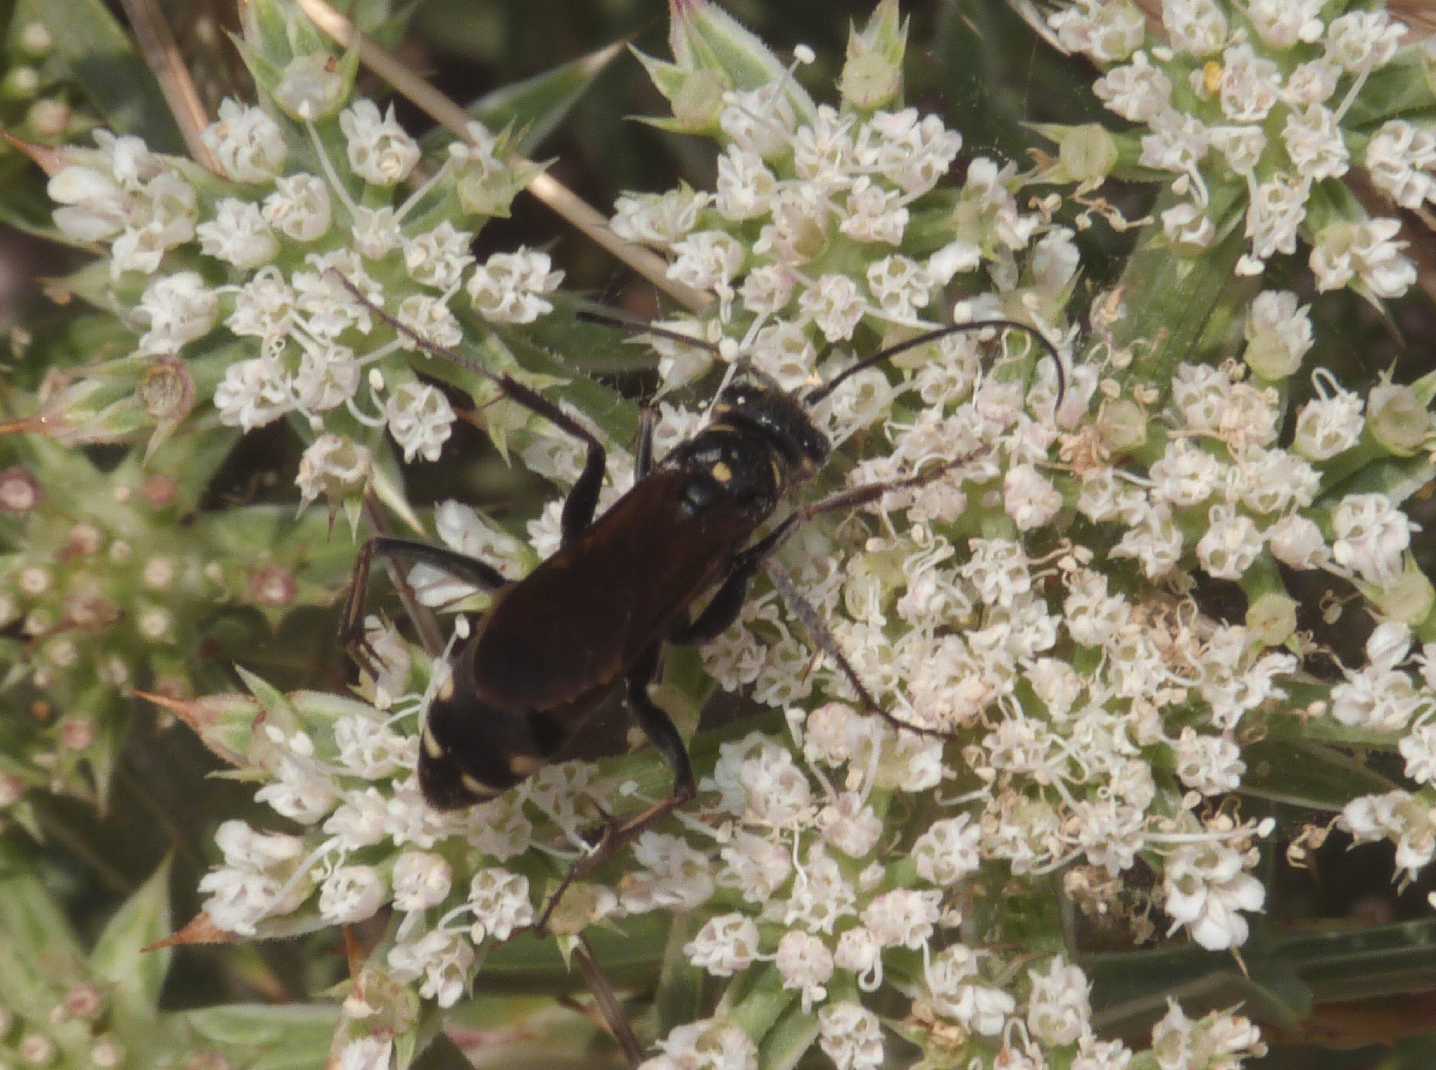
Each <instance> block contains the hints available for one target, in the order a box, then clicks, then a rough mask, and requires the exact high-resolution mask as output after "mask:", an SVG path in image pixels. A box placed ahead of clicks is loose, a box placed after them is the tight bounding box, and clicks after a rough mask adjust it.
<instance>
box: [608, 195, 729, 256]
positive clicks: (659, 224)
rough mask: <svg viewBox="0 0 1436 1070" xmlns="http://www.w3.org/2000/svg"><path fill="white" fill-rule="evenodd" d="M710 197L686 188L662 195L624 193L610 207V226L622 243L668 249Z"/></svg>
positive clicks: (692, 223) (692, 225) (682, 233)
mask: <svg viewBox="0 0 1436 1070" xmlns="http://www.w3.org/2000/svg"><path fill="white" fill-rule="evenodd" d="M711 199H712V195H711V194H708V193H697V192H695V191H694V190H692V189H689V188H688V187H687V186H682V187H680V188H678V189H671V190H668V191H667V192H665V193H625V194H622V195H621V196H620V197H619V198H618V200H617V201H616V202H615V203H614V206H613V219H612V221H611V222H610V224H609V225H610V226H611V227H612V228H613V232H614V233H615V234H617V235H618V236H619V237H620V238H623V239H624V240H625V241H632V242H644V243H646V244H649V245H658V246H664V247H667V246H671V245H673V244H674V243H676V242H677V241H679V240H680V239H682V238H683V237H684V235H686V234H687V233H688V232H689V231H690V230H692V229H693V227H694V225H695V224H696V223H697V222H698V214H699V213H700V212H702V211H703V209H704V208H705V207H706V206H707V204H708V202H709V201H710V200H711Z"/></svg>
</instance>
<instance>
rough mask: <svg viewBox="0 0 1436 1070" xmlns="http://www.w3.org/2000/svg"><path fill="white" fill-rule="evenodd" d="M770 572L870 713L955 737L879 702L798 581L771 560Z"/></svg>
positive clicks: (924, 733)
mask: <svg viewBox="0 0 1436 1070" xmlns="http://www.w3.org/2000/svg"><path fill="white" fill-rule="evenodd" d="M767 573H768V578H769V579H770V580H772V581H773V586H774V588H776V589H777V591H778V593H779V594H780V595H781V596H782V598H783V601H784V603H786V605H787V606H788V609H789V610H790V611H791V612H792V614H793V616H795V617H797V618H798V619H799V620H800V621H802V622H803V627H805V628H806V629H807V630H808V637H809V638H810V639H812V641H813V644H814V645H815V646H816V647H817V648H818V649H819V650H821V651H822V652H823V653H824V654H826V655H827V656H828V657H830V658H832V659H833V664H834V665H836V666H837V667H838V671H839V672H841V673H842V674H843V675H844V676H845V677H847V680H848V683H849V685H851V687H852V689H853V691H854V692H855V693H856V694H857V696H858V701H859V702H861V703H862V705H863V707H864V708H865V709H866V710H867V711H868V712H869V713H875V714H877V715H878V716H879V717H881V718H882V719H883V720H884V721H886V722H887V723H888V724H890V725H892V726H893V727H894V728H901V729H904V730H905V731H908V732H915V733H917V734H918V735H920V736H933V737H936V738H938V739H951V738H952V733H951V732H943V731H941V730H939V729H936V728H927V727H924V726H923V725H917V724H912V723H911V722H909V721H904V720H903V719H902V718H901V717H894V716H893V715H892V714H891V713H889V712H888V711H887V710H885V709H883V708H882V707H881V706H880V705H878V700H877V699H875V698H874V697H873V693H872V692H871V691H869V690H868V688H867V685H866V684H864V683H863V680H862V677H860V676H859V675H858V671H857V670H856V669H854V668H853V663H852V662H850V661H849V660H848V656H847V655H846V654H844V653H843V648H842V647H841V646H839V645H838V640H837V638H836V637H835V636H834V635H833V633H832V630H831V629H830V628H829V627H828V626H827V624H826V623H825V622H824V620H823V617H822V614H821V613H819V612H818V611H817V609H816V608H814V606H813V603H811V602H809V601H808V599H807V598H806V597H804V595H803V592H802V591H800V590H798V586H797V584H795V583H794V582H793V580H792V577H790V576H789V575H788V573H787V571H786V570H785V569H784V568H783V567H782V566H781V565H779V564H778V563H777V562H776V561H772V562H769V563H768V566H767Z"/></svg>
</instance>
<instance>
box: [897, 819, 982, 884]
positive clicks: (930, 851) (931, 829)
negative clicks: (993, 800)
mask: <svg viewBox="0 0 1436 1070" xmlns="http://www.w3.org/2000/svg"><path fill="white" fill-rule="evenodd" d="M981 840H982V828H981V826H980V825H978V824H976V823H975V822H974V821H973V820H972V818H971V816H970V815H968V814H961V815H959V816H957V817H950V818H944V819H942V820H940V821H934V822H933V823H932V824H931V825H929V826H928V828H927V831H925V832H924V833H923V834H922V835H921V836H919V837H918V838H917V842H916V843H914V844H913V845H912V859H913V863H914V865H915V867H916V869H917V875H918V876H919V877H922V878H923V879H924V880H928V881H932V883H933V884H937V885H941V886H942V887H944V888H947V887H950V886H952V885H954V884H956V883H957V882H958V881H960V880H962V878H963V877H966V876H969V875H970V874H973V873H976V872H977V870H978V868H979V866H980V865H981V856H980V855H979V854H978V844H979V843H980V842H981Z"/></svg>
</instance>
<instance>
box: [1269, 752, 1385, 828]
mask: <svg viewBox="0 0 1436 1070" xmlns="http://www.w3.org/2000/svg"><path fill="white" fill-rule="evenodd" d="M1242 759H1243V761H1245V762H1246V763H1247V772H1246V775H1245V776H1244V777H1243V778H1242V786H1241V793H1242V794H1243V795H1255V796H1257V797H1258V798H1262V799H1271V800H1272V801H1273V802H1279V803H1286V804H1288V805H1291V806H1300V807H1304V808H1307V809H1313V810H1330V811H1338V810H1341V809H1342V808H1343V807H1344V806H1345V805H1346V804H1347V803H1348V802H1350V801H1351V800H1352V799H1354V798H1356V797H1357V796H1358V795H1375V794H1382V793H1384V792H1388V791H1392V790H1394V789H1395V788H1396V785H1395V784H1393V783H1392V782H1391V781H1390V780H1388V779H1387V778H1386V777H1384V776H1382V775H1381V774H1380V773H1378V772H1376V771H1375V770H1374V769H1371V768H1370V767H1368V766H1366V765H1364V764H1362V763H1361V762H1359V761H1357V760H1356V759H1354V758H1352V757H1350V756H1349V755H1346V754H1343V753H1342V752H1341V751H1339V750H1336V749H1334V748H1332V747H1327V746H1323V745H1322V744H1320V743H1311V742H1304V741H1300V740H1281V739H1264V740H1261V741H1259V742H1257V743H1251V744H1248V745H1247V746H1246V747H1245V748H1243V750H1242Z"/></svg>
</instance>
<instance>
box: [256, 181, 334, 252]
mask: <svg viewBox="0 0 1436 1070" xmlns="http://www.w3.org/2000/svg"><path fill="white" fill-rule="evenodd" d="M330 215H331V209H330V203H329V187H328V186H326V185H325V184H324V180H323V179H322V178H317V177H315V176H314V175H306V174H297V175H284V176H283V177H281V178H278V179H276V180H275V182H274V192H273V193H271V194H270V195H269V196H268V197H266V198H264V219H265V221H266V222H267V223H268V224H269V225H270V226H271V227H273V228H274V229H275V230H277V231H279V233H281V234H283V235H284V236H285V237H286V238H289V239H291V240H293V241H302V242H311V241H315V240H317V239H319V238H322V237H323V236H324V235H325V234H326V233H327V232H328V231H329V221H330Z"/></svg>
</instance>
